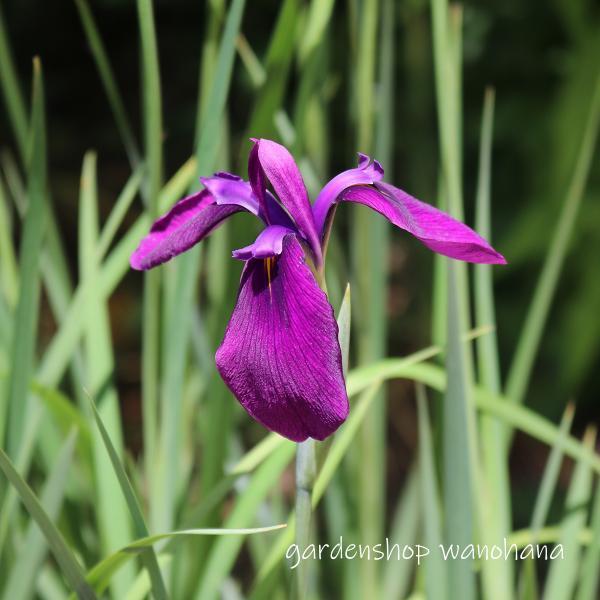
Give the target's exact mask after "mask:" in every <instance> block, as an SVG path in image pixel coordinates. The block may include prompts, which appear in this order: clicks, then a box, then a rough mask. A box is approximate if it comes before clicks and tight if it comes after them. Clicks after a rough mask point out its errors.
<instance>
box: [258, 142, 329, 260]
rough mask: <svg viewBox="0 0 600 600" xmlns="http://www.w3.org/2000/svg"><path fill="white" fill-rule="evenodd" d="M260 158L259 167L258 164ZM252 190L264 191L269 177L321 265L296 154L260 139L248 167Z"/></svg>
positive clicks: (317, 239)
mask: <svg viewBox="0 0 600 600" xmlns="http://www.w3.org/2000/svg"><path fill="white" fill-rule="evenodd" d="M256 159H258V163H259V165H257V164H256ZM248 171H249V175H250V178H251V181H252V187H253V188H254V189H255V193H257V194H258V192H257V191H256V190H258V189H264V186H265V184H266V182H265V178H264V177H263V173H264V175H265V176H266V178H267V179H268V180H269V181H270V182H271V185H272V186H273V189H274V190H275V194H276V195H277V197H278V198H279V201H280V202H281V204H282V205H283V207H284V208H285V209H286V211H287V212H288V213H289V215H290V217H291V218H292V219H293V221H294V223H295V224H296V227H297V228H298V231H299V232H300V234H301V235H302V237H304V238H305V239H306V241H307V242H308V244H309V246H310V249H311V250H312V253H313V255H314V259H315V262H316V263H317V264H320V263H321V260H322V256H321V244H320V241H319V236H318V235H317V229H316V227H315V221H314V218H313V213H312V207H311V204H310V201H309V199H308V194H307V192H306V187H305V186H304V180H303V179H302V175H301V174H300V170H299V169H298V166H297V165H296V162H295V161H294V158H293V157H292V155H291V154H290V153H289V152H288V150H287V149H286V148H285V147H284V146H282V145H281V144H277V143H276V142H273V141H271V140H265V139H260V140H257V141H256V142H255V148H253V150H252V152H251V153H250V161H249V165H248Z"/></svg>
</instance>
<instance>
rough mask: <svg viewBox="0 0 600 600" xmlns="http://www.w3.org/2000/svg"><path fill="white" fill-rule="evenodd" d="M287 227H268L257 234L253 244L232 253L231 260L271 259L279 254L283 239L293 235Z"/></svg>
mask: <svg viewBox="0 0 600 600" xmlns="http://www.w3.org/2000/svg"><path fill="white" fill-rule="evenodd" d="M293 233H294V231H293V230H291V229H290V228H289V227H283V226H281V225H269V226H268V227H265V229H263V230H262V231H261V232H260V233H259V234H258V237H257V238H256V240H255V241H254V243H253V244H250V245H249V246H245V247H244V248H240V249H239V250H234V251H233V258H237V259H239V260H250V259H251V258H272V257H274V256H277V255H279V254H281V251H282V250H283V239H284V238H285V236H286V235H290V234H293Z"/></svg>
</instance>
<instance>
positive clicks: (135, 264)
mask: <svg viewBox="0 0 600 600" xmlns="http://www.w3.org/2000/svg"><path fill="white" fill-rule="evenodd" d="M129 266H130V267H131V268H132V269H133V270H134V271H145V270H146V269H145V268H144V267H143V266H142V262H141V261H140V258H139V257H138V256H137V253H136V252H134V253H133V254H132V255H131V256H130V257H129Z"/></svg>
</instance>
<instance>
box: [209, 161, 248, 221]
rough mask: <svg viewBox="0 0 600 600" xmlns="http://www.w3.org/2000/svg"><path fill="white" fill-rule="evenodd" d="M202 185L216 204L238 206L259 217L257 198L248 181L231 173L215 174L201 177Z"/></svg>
mask: <svg viewBox="0 0 600 600" xmlns="http://www.w3.org/2000/svg"><path fill="white" fill-rule="evenodd" d="M200 181H201V182H202V185H203V186H204V187H205V188H206V189H207V190H208V191H209V192H210V193H211V194H212V196H213V198H214V201H215V203H216V204H219V205H223V204H237V205H238V206H241V207H242V208H245V209H246V210H247V211H249V212H251V213H252V214H253V215H256V216H257V217H258V216H259V213H260V208H259V203H258V200H257V199H256V196H255V195H254V194H253V192H252V188H251V187H250V184H249V183H248V182H247V181H244V180H243V179H242V178H241V177H238V176H237V175H233V174H231V173H226V172H223V171H222V172H220V173H215V174H214V175H213V176H212V177H200Z"/></svg>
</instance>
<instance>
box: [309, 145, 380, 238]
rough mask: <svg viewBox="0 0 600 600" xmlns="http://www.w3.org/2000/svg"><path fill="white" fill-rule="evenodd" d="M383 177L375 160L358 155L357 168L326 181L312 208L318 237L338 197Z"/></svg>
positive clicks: (321, 235) (321, 233)
mask: <svg viewBox="0 0 600 600" xmlns="http://www.w3.org/2000/svg"><path fill="white" fill-rule="evenodd" d="M382 177H383V167H382V166H381V165H380V164H379V163H378V162H377V161H376V160H375V161H373V162H372V163H371V159H370V158H369V157H368V156H367V155H366V154H362V153H360V152H359V153H358V167H357V168H356V169H348V170H347V171H342V173H340V174H339V175H336V176H335V177H334V178H333V179H331V180H330V181H328V182H327V183H326V184H325V186H324V187H323V189H322V190H321V191H320V192H319V195H318V196H317V198H316V200H315V203H314V206H313V214H314V216H315V225H316V227H317V231H318V232H319V236H320V237H321V238H322V237H323V233H324V228H325V222H326V221H327V215H328V214H329V211H330V210H331V207H332V206H333V205H334V204H335V203H336V202H337V200H338V196H339V195H340V194H341V193H342V192H343V191H344V190H345V189H346V188H348V187H351V186H353V185H369V184H372V183H375V182H376V181H380V180H381V178H382Z"/></svg>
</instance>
